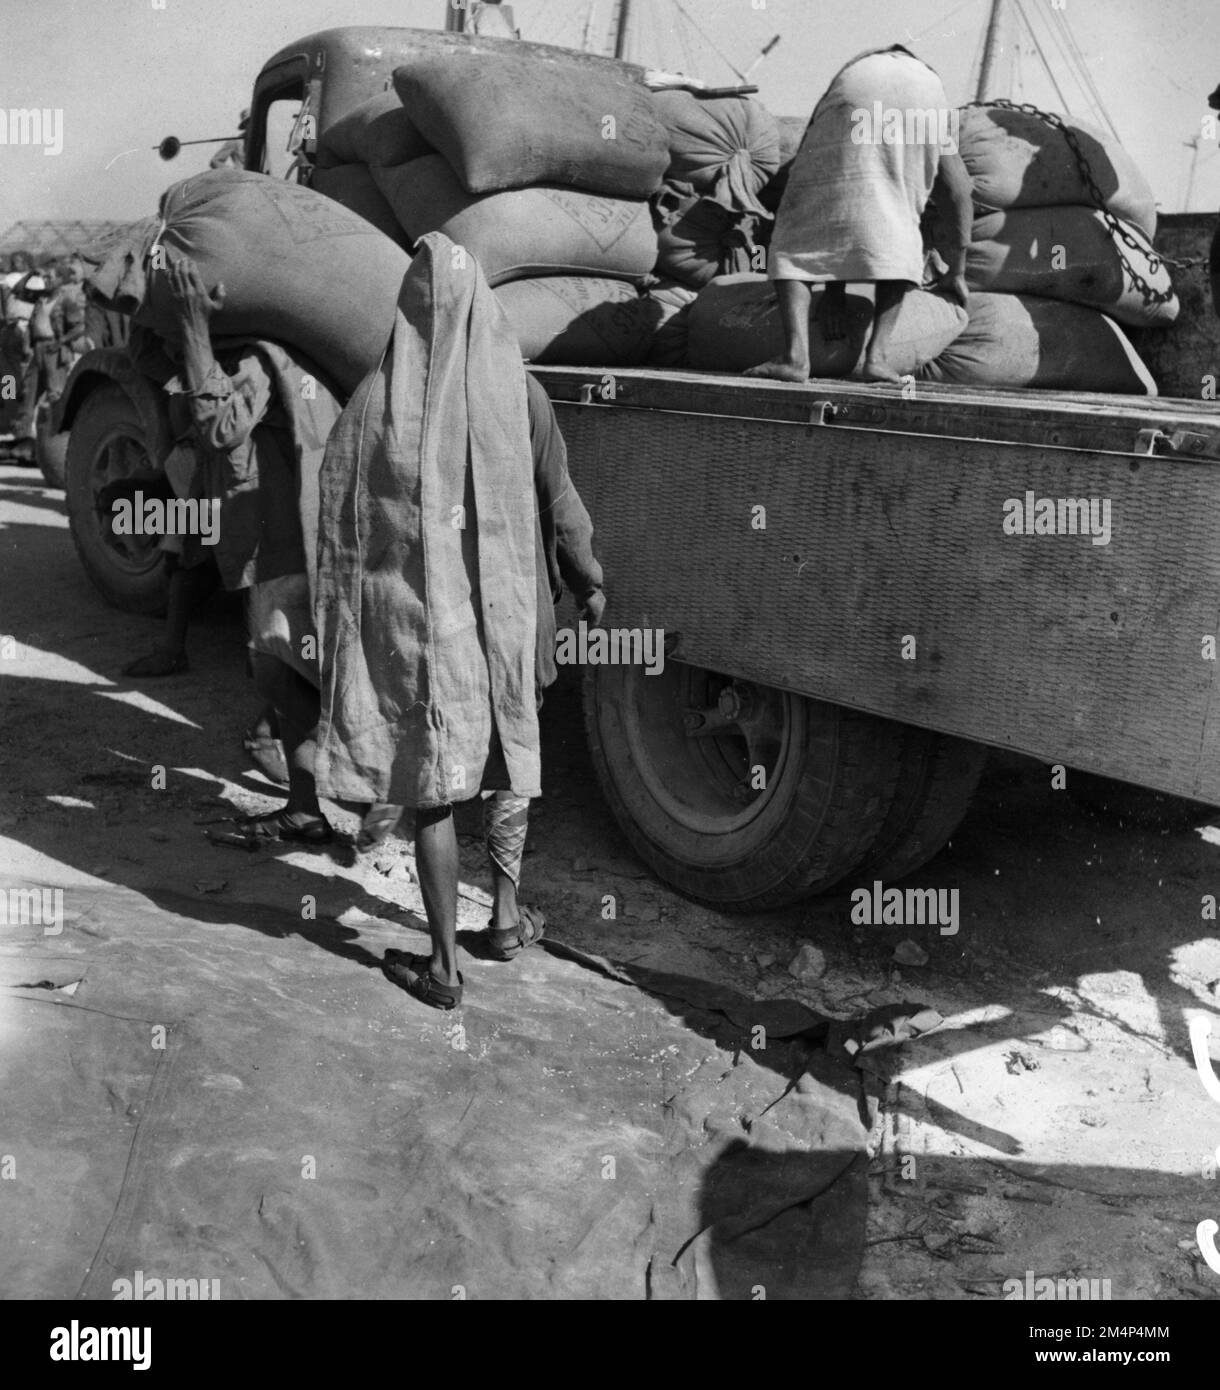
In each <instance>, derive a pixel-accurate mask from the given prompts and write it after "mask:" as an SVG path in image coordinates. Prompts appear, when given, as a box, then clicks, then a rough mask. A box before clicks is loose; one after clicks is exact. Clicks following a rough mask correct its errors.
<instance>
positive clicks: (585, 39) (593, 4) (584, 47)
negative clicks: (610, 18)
mask: <svg viewBox="0 0 1220 1390" xmlns="http://www.w3.org/2000/svg"><path fill="white" fill-rule="evenodd" d="M596 12H597V0H589V8H588V9H587V10H586V11H585V31H584V33H583V34H582V35H581V36H580V47H581V51H582V52H584V53H588V52H590V49H589V45H590V44H591V43H592V42H593V17H594V15H595V13H596Z"/></svg>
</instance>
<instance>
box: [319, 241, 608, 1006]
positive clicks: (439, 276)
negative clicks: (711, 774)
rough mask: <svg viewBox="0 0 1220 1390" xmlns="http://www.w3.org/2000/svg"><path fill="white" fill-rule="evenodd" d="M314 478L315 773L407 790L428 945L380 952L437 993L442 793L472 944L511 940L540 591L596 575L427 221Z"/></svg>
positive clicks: (531, 392) (457, 274)
mask: <svg viewBox="0 0 1220 1390" xmlns="http://www.w3.org/2000/svg"><path fill="white" fill-rule="evenodd" d="M531 417H532V428H531ZM320 488H321V504H320V518H319V530H318V536H319V550H318V595H317V599H318V601H317V619H318V636H319V644H320V660H321V677H322V715H321V721H320V724H319V730H318V747H317V763H316V767H317V777H318V785H319V786H320V787H321V788H322V789H323V791H324V792H325V793H326V795H328V796H331V797H335V798H342V799H352V800H356V801H365V802H374V803H392V804H393V805H394V806H395V807H400V806H409V807H413V808H414V810H415V853H416V865H417V868H418V871H419V881H420V888H421V892H422V895H423V900H424V909H425V911H426V913H427V917H428V927H429V931H430V934H431V938H432V950H431V954H430V955H427V956H422V955H408V954H404V953H401V952H389V953H387V956H386V960H385V964H384V969H385V972H386V974H387V975H388V976H389V978H390V979H392V980H393V981H394V982H395V983H397V984H399V985H401V986H402V987H403V988H404V989H405V990H407V992H408V993H410V994H411V995H412V996H413V997H415V998H416V999H418V1000H420V1001H421V1002H422V1003H424V1004H427V1005H429V1006H430V1007H432V1008H437V1009H452V1008H455V1007H456V1006H457V1005H458V1004H459V1003H460V1002H461V999H462V987H463V979H462V975H461V973H460V971H459V970H458V968H457V940H456V931H457V894H458V847H457V834H456V831H455V828H454V823H453V804H454V803H455V802H459V801H464V800H467V799H469V798H471V797H473V796H475V795H476V794H478V793H479V792H480V790H482V791H483V792H484V793H485V802H484V824H485V831H486V837H487V846H488V852H489V856H490V859H491V868H492V878H493V884H494V908H493V915H492V920H491V924H490V943H489V944H490V953H491V955H492V956H493V957H494V958H496V959H499V960H508V959H511V958H512V957H513V956H515V955H517V954H518V953H519V952H520V951H522V950H523V949H524V948H526V947H527V946H530V945H533V944H534V943H535V942H536V941H538V940H539V939H540V938H541V936H542V934H543V930H544V922H543V918H542V914H541V913H540V912H538V911H537V910H536V909H532V908H529V907H526V906H524V905H519V904H518V902H517V886H518V882H519V879H520V870H521V858H522V854H523V852H524V847H525V833H526V826H527V819H528V809H529V801H530V798H532V797H535V796H538V795H540V794H541V759H540V748H539V732H538V706H539V703H540V699H541V691H542V688H543V687H544V686H546V685H548V684H549V683H550V682H551V681H553V680H554V679H555V675H556V670H555V658H554V650H555V614H554V603H555V601H556V600H557V599H558V597H559V594H560V592H561V589H562V586H563V585H565V584H566V586H567V588H568V589H569V591H570V592H571V593H572V595H573V597H574V598H575V599H576V600H577V602H578V603H579V604H580V605H581V606H582V612H583V614H584V616H585V618H586V620H587V621H588V622H590V623H592V624H595V623H597V622H598V621H600V619H601V614H602V610H603V607H604V597H603V595H602V591H601V585H602V573H601V567H600V566H599V565H598V563H597V561H596V559H595V558H594V556H593V552H592V533H593V528H592V524H591V523H590V521H589V516H588V513H587V512H586V510H585V508H584V506H583V504H582V503H581V501H580V498H579V497H578V496H577V494H576V490H575V488H574V487H573V486H572V483H571V479H570V478H569V476H568V472H567V463H566V456H565V452H564V449H563V441H562V439H561V437H560V435H559V432H558V429H557V427H556V425H555V419H554V413H553V411H552V409H551V405H550V402H549V401H548V400H547V397H546V393H545V392H544V391H543V390H542V388H541V387H540V386H539V385H538V384H537V383H536V382H535V381H534V380H533V379H532V378H531V377H529V376H528V375H527V373H526V372H525V369H524V367H523V365H522V361H521V354H520V350H519V348H518V344H517V339H516V336H515V334H514V333H513V331H512V329H511V327H510V326H509V324H508V322H507V320H506V319H505V317H504V313H503V311H502V309H501V308H500V306H499V303H498V302H497V300H496V298H495V296H494V295H493V294H492V292H491V290H490V289H489V288H488V286H487V282H486V280H485V279H484V277H483V274H482V272H481V271H480V269H479V267H478V265H477V263H476V262H475V260H474V258H473V257H471V256H470V255H469V253H467V252H465V251H464V250H463V248H461V247H459V246H455V245H454V244H453V243H452V242H450V241H449V239H448V238H447V237H445V236H444V235H443V234H441V233H439V232H433V233H430V234H429V235H427V236H425V237H424V238H423V239H422V240H421V241H420V242H419V243H418V245H417V246H416V248H415V256H414V260H413V261H412V264H411V268H410V270H409V271H408V272H407V274H406V277H405V278H404V280H403V283H402V290H401V294H400V296H399V300H398V312H397V315H396V319H395V326H394V332H393V337H392V339H391V341H390V344H389V347H388V349H387V352H386V355H385V357H384V359H383V361H382V363H381V365H380V367H379V368H378V369H377V370H376V371H374V372H373V373H371V374H370V375H369V376H368V377H366V378H365V380H364V381H363V382H362V383H361V384H360V385H359V386H358V387H357V389H356V392H355V394H354V395H353V396H352V398H351V400H350V401H349V403H348V405H347V408H346V409H345V410H344V412H343V415H342V416H341V418H340V420H339V423H338V424H337V425H336V427H335V430H334V432H333V434H332V435H331V439H330V443H329V444H328V446H327V450H326V458H325V462H324V464H323V468H322V477H321V483H320ZM388 828H389V827H388V826H383V827H382V829H383V832H385V833H388Z"/></svg>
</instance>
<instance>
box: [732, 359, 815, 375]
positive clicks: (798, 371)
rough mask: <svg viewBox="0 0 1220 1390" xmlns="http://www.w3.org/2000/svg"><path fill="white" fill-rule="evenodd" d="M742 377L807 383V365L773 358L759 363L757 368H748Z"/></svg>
mask: <svg viewBox="0 0 1220 1390" xmlns="http://www.w3.org/2000/svg"><path fill="white" fill-rule="evenodd" d="M742 375H743V376H762V377H770V378H771V380H773V381H808V380H809V363H808V362H806V363H805V364H804V366H800V365H798V364H797V363H795V362H789V361H788V360H787V358H784V357H775V358H772V360H771V361H770V362H760V363H759V364H758V366H757V367H750V368H749V369H748V370H747V371H745V372H743V373H742Z"/></svg>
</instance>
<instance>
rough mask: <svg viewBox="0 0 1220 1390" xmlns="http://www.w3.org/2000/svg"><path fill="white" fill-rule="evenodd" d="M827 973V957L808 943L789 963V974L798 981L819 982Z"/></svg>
mask: <svg viewBox="0 0 1220 1390" xmlns="http://www.w3.org/2000/svg"><path fill="white" fill-rule="evenodd" d="M825 973H826V957H825V956H824V955H823V954H822V952H821V951H819V950H818V948H817V947H816V946H811V945H810V944H809V943H808V942H806V943H805V945H804V946H802V947H801V949H800V950H799V951H798V952H797V953H796V955H794V956H793V957H792V959H791V960H790V961H789V962H788V974H789V975H792V976H795V978H796V979H798V980H817V979H820V978H821V976H823V975H825Z"/></svg>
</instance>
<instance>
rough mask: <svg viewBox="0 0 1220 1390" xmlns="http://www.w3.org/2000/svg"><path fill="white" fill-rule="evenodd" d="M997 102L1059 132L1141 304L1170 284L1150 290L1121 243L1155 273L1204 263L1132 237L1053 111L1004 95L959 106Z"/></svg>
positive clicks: (1167, 293) (1159, 299) (1166, 294)
mask: <svg viewBox="0 0 1220 1390" xmlns="http://www.w3.org/2000/svg"><path fill="white" fill-rule="evenodd" d="M988 106H998V107H1000V108H1001V109H1003V110H1005V111H1021V112H1024V113H1025V114H1026V115H1029V116H1036V117H1037V118H1038V119H1039V120H1040V121H1045V122H1046V124H1047V125H1049V126H1050V127H1052V129H1054V130H1057V131H1059V133H1060V134H1061V135H1062V136H1063V138H1064V140H1065V142H1066V143H1067V147H1068V149H1069V150H1071V152H1072V154H1073V156H1074V157H1075V160H1076V164H1077V167H1078V168H1079V170H1080V178H1081V181H1082V182H1083V184H1084V186H1085V189H1086V191H1087V192H1088V195H1089V197H1090V198H1092V200H1093V202H1094V205H1095V206H1096V208H1097V210H1098V212H1100V213H1101V215H1102V218H1103V219H1104V221H1105V224H1106V227H1107V229H1108V230H1109V232H1110V235H1111V236H1112V237H1113V238H1114V240H1115V249H1116V250H1117V252H1118V259H1119V260H1120V261H1121V262H1122V265H1123V269H1124V270H1125V271H1126V272H1127V274H1128V275H1129V276H1130V277H1131V284H1132V287H1133V288H1134V289H1135V290H1137V291H1138V292H1139V294H1140V295H1141V297H1142V298H1143V301H1144V303H1145V304H1166V303H1168V301H1169V300H1171V299H1172V298H1173V297H1174V291H1173V287H1172V286H1171V287H1170V288H1169V289H1168V290H1154V289H1153V288H1152V286H1151V285H1150V284H1149V283H1148V281H1147V280H1145V279H1144V277H1143V276H1142V275H1141V274H1140V272H1139V271H1138V270H1136V268H1135V267H1134V266H1133V265H1132V264H1131V261H1130V260H1129V259H1128V257H1127V253H1126V251H1124V250H1123V246H1127V247H1129V248H1130V249H1131V250H1132V251H1137V252H1139V254H1140V255H1141V256H1147V258H1148V270H1149V272H1150V273H1151V274H1152V275H1155V274H1156V273H1157V271H1158V270H1160V268H1161V266H1162V265H1166V266H1173V267H1174V268H1175V269H1177V270H1193V269H1194V268H1195V267H1196V266H1200V265H1202V264H1203V263H1204V258H1203V257H1202V256H1194V257H1192V258H1191V259H1190V260H1186V261H1179V260H1175V259H1174V258H1173V257H1172V256H1162V255H1159V254H1158V253H1157V252H1156V251H1154V250H1153V249H1152V243H1151V242H1148V243H1147V244H1146V245H1145V244H1144V243H1143V242H1141V241H1139V240H1138V239H1137V238H1136V237H1134V236H1133V235H1132V234H1131V233H1130V232H1129V231H1128V230H1127V228H1126V227H1124V226H1123V224H1122V223H1121V222H1120V221H1119V220H1118V218H1117V217H1115V215H1114V214H1113V213H1112V212H1111V211H1110V209H1109V208H1108V207H1107V206H1106V197H1105V194H1104V193H1103V192H1102V191H1101V189H1100V188H1099V187H1098V184H1097V180H1096V179H1095V178H1094V177H1093V170H1092V169H1091V168H1090V167H1089V161H1088V159H1087V158H1086V157H1085V152H1084V150H1082V149H1081V147H1080V139H1079V137H1078V136H1077V134H1076V132H1075V131H1074V130H1073V129H1072V127H1071V126H1070V125H1068V123H1067V122H1066V121H1065V120H1064V119H1063V117H1062V116H1059V115H1056V114H1055V112H1053V111H1042V110H1040V109H1039V108H1038V107H1037V106H1034V105H1033V103H1032V102H1028V101H1022V102H1016V101H1008V100H1007V99H1006V98H1004V97H996V98H995V99H994V100H993V101H970V102H967V103H966V106H965V107H963V108H962V109H963V110H967V109H969V108H972V107H988Z"/></svg>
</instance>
